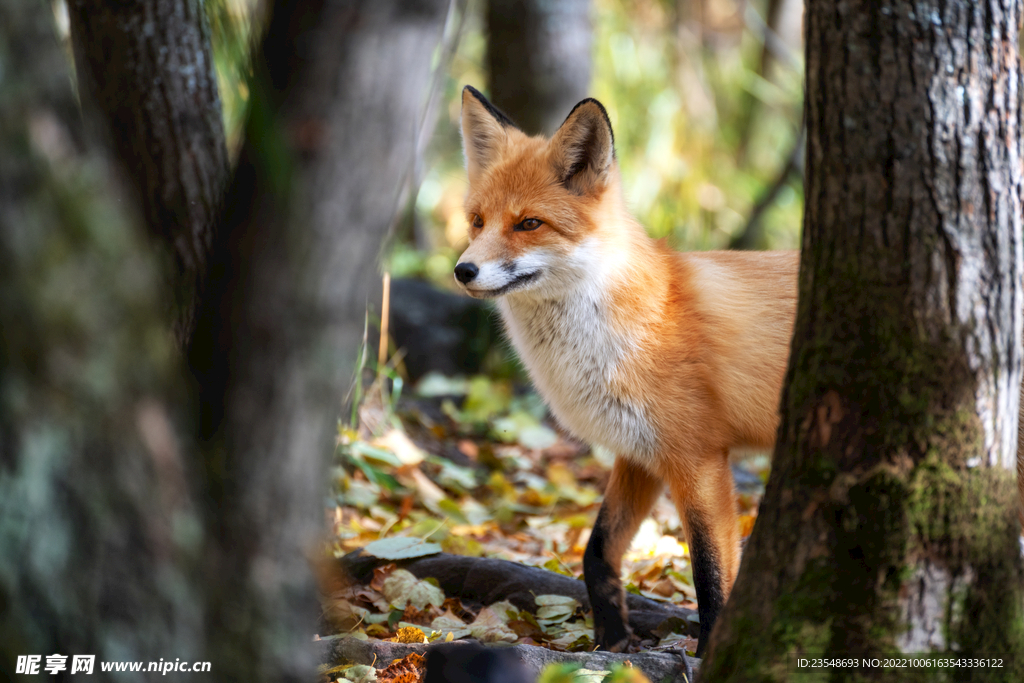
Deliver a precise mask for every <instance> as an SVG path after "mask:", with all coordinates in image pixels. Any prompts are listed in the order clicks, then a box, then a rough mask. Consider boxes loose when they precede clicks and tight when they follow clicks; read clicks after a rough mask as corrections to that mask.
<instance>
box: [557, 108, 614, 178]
mask: <svg viewBox="0 0 1024 683" xmlns="http://www.w3.org/2000/svg"><path fill="white" fill-rule="evenodd" d="M549 154H550V159H551V164H552V165H553V166H554V167H555V173H557V174H558V179H559V181H560V182H561V183H562V185H563V186H565V188H566V189H567V190H569V191H570V192H572V193H574V194H577V195H586V194H591V193H593V192H595V191H597V190H599V189H601V188H603V187H604V185H605V183H606V182H607V180H608V171H609V170H610V169H611V167H612V162H614V161H615V135H614V134H613V133H612V123H611V121H610V120H609V119H608V112H606V111H605V109H604V107H603V106H601V103H600V102H598V101H597V100H595V99H593V98H588V99H585V100H583V101H582V102H580V103H579V104H577V105H576V106H575V107H573V110H572V111H571V112H569V116H567V117H566V119H565V122H564V123H562V126H561V128H559V129H558V131H557V132H556V133H555V135H554V137H552V138H551V145H550V152H549Z"/></svg>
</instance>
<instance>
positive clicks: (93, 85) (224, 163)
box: [68, 0, 230, 347]
mask: <svg viewBox="0 0 1024 683" xmlns="http://www.w3.org/2000/svg"><path fill="white" fill-rule="evenodd" d="M68 15H69V17H70V20H71V21H70V24H71V37H72V42H73V43H74V47H75V56H76V62H77V67H78V69H77V70H78V82H79V85H80V89H81V90H82V91H83V93H82V94H83V95H84V96H85V97H86V101H87V102H89V103H94V104H95V107H96V109H98V111H99V114H100V116H98V117H97V118H98V119H100V120H102V121H103V124H104V126H103V127H104V128H105V129H106V130H105V131H104V132H105V133H106V137H108V138H109V140H110V142H111V143H112V145H111V146H112V149H113V151H114V153H115V155H116V157H117V160H118V161H119V162H120V164H121V167H122V169H123V170H124V173H125V178H126V179H127V180H128V181H129V182H130V184H131V185H132V187H133V188H134V189H135V191H136V194H137V198H138V201H139V205H140V206H141V208H142V212H143V215H144V217H145V220H146V226H147V227H148V228H149V231H150V233H151V234H153V235H154V236H155V237H157V238H158V239H159V240H160V241H161V242H162V243H163V244H164V246H165V247H166V250H167V253H168V255H169V256H170V260H171V261H172V267H171V268H168V269H167V272H168V273H169V274H170V275H171V277H170V282H169V285H170V289H171V291H172V292H173V293H174V300H175V311H174V329H175V336H176V337H177V339H178V343H179V344H180V345H181V346H182V347H184V346H185V345H186V344H187V342H188V339H189V337H190V336H191V334H192V330H193V328H194V327H195V319H196V315H197V310H198V305H199V304H198V302H199V296H200V293H201V291H202V288H203V283H204V281H205V276H206V270H207V266H208V264H207V260H208V259H209V254H210V249H211V248H212V246H213V241H214V231H215V230H216V227H217V221H218V218H219V217H220V203H221V199H222V196H223V193H224V189H225V186H226V184H227V181H228V178H229V172H230V171H229V168H228V153H227V148H226V146H225V143H224V127H223V124H222V116H221V105H220V98H219V97H218V94H217V77H216V73H215V71H214V64H213V51H212V49H211V47H210V31H209V28H208V27H207V25H206V16H205V14H204V12H203V2H202V0H185V1H184V2H176V1H174V0H154V1H151V2H106V1H105V0H70V1H69V2H68Z"/></svg>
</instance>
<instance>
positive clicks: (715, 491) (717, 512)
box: [669, 452, 740, 657]
mask: <svg viewBox="0 0 1024 683" xmlns="http://www.w3.org/2000/svg"><path fill="white" fill-rule="evenodd" d="M669 488H670V490H671V494H672V498H673V499H674V501H675V504H676V507H677V508H678V510H679V516H680V517H681V518H682V520H683V526H684V528H685V530H686V537H687V540H688V541H689V543H690V562H691V566H692V567H693V584H694V588H696V590H697V614H698V615H699V616H700V638H699V641H698V644H697V656H698V657H703V656H704V651H705V650H706V649H707V646H708V643H709V642H710V636H711V630H712V629H713V628H714V626H715V621H716V619H717V618H718V613H719V612H720V611H721V609H722V605H724V604H725V600H726V598H728V597H729V591H730V590H731V589H732V584H733V581H735V580H736V573H737V571H739V564H740V551H739V548H740V532H739V519H738V514H737V510H736V494H735V489H734V488H733V481H732V471H731V470H730V469H729V458H728V453H727V452H724V453H723V454H722V456H721V458H717V457H715V456H711V457H709V458H708V460H707V461H706V465H705V467H704V468H703V471H702V476H701V477H700V478H699V479H698V480H696V481H684V480H679V479H672V480H670V483H669Z"/></svg>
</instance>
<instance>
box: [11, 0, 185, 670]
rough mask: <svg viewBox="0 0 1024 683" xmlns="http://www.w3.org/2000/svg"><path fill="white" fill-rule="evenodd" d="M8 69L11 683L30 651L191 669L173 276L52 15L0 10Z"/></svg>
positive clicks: (21, 1)
mask: <svg viewBox="0 0 1024 683" xmlns="http://www.w3.org/2000/svg"><path fill="white" fill-rule="evenodd" d="M0 64H2V65H3V68H2V72H3V73H2V76H0V605H2V607H0V672H3V673H7V674H9V676H4V675H3V673H0V678H3V679H5V680H8V679H9V680H14V679H15V676H14V672H15V666H16V659H17V657H18V656H30V655H36V656H41V657H43V659H42V661H41V664H43V665H45V664H46V659H45V657H46V656H48V655H53V654H58V655H64V657H65V659H64V662H63V663H64V665H65V667H66V669H65V671H64V674H63V676H66V675H67V674H68V673H69V672H70V671H71V667H72V665H73V662H72V659H71V657H72V656H74V655H95V657H96V660H95V662H94V667H95V671H94V672H95V673H97V674H99V673H100V662H103V661H110V660H147V661H158V660H160V659H161V658H165V659H168V660H169V661H171V662H174V661H175V659H176V658H180V659H181V660H182V661H188V662H189V664H191V663H192V662H194V661H197V660H201V659H202V657H203V637H204V632H203V624H202V602H201V600H202V593H201V591H200V590H198V583H197V581H196V577H197V574H196V573H195V572H194V568H195V566H196V562H195V561H196V559H197V558H198V551H199V550H200V547H201V540H202V536H201V532H199V531H198V530H199V521H198V516H197V515H196V514H195V512H194V507H193V505H192V504H191V502H190V496H189V489H188V486H187V480H188V477H187V475H186V473H185V470H186V467H185V465H184V460H183V458H182V455H181V449H180V448H179V444H178V441H177V439H176V438H175V436H174V428H173V426H172V425H173V424H174V422H175V420H174V419H173V418H174V411H173V410H172V409H171V408H170V405H171V404H172V403H173V402H174V401H175V400H180V398H181V394H182V392H180V391H178V392H175V390H174V386H175V381H174V377H175V375H174V367H173V365H174V364H173V359H174V358H175V353H174V351H173V348H172V344H171V342H170V339H169V336H168V335H167V333H166V321H165V320H164V319H163V318H162V317H161V315H160V313H161V310H162V301H163V297H162V296H161V295H162V294H163V292H162V287H161V283H160V281H159V269H158V268H157V264H156V263H155V261H154V259H153V258H151V253H150V249H149V245H148V244H147V242H146V240H145V239H144V238H143V236H142V234H141V233H140V232H139V231H138V230H137V229H136V222H135V220H134V218H135V216H134V215H133V214H132V212H131V211H130V210H127V209H128V208H129V207H130V206H131V202H130V201H127V202H126V201H124V198H123V197H122V193H121V192H119V186H118V183H117V182H116V180H117V179H116V176H117V174H116V173H115V172H114V168H113V167H112V165H111V164H110V163H108V159H107V158H106V157H105V155H104V154H102V153H101V152H100V151H99V150H97V149H86V148H85V147H84V146H83V144H82V140H83V138H84V135H83V132H82V131H81V129H80V128H81V126H80V123H81V121H82V119H81V116H80V114H79V112H78V107H77V104H76V102H75V98H74V95H73V93H72V90H71V75H70V73H69V69H68V64H67V61H66V58H65V53H64V50H63V48H62V46H61V45H60V43H59V41H58V39H57V36H56V31H55V27H54V23H53V12H52V10H51V7H50V5H49V4H48V3H42V2H38V1H37V0H7V1H5V2H3V3H0ZM39 672H40V673H42V671H41V669H40V671H39ZM44 675H47V676H48V674H44ZM156 676H159V674H156ZM19 680H28V678H25V679H21V678H20V677H19Z"/></svg>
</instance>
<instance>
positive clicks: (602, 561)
mask: <svg viewBox="0 0 1024 683" xmlns="http://www.w3.org/2000/svg"><path fill="white" fill-rule="evenodd" d="M609 531H610V529H609V528H608V508H607V506H606V505H602V506H601V511H600V512H598V513H597V521H596V522H595V523H594V531H593V532H592V533H591V534H590V541H589V542H588V543H587V550H586V552H585V553H583V578H584V580H585V581H586V584H587V594H588V595H589V596H590V606H591V608H593V610H594V640H596V641H597V644H598V645H599V646H601V649H603V650H610V651H612V652H622V651H623V650H625V649H626V647H628V646H629V641H630V638H631V636H632V634H633V630H632V629H631V628H630V627H629V622H628V612H627V610H626V595H625V592H624V591H623V589H622V580H621V579H620V578H619V568H618V567H613V566H612V565H611V563H610V562H608V560H607V559H606V558H605V551H606V547H605V546H606V545H607V541H608V536H609V535H610V534H609Z"/></svg>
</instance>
